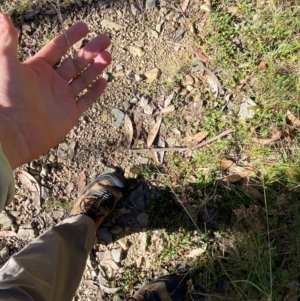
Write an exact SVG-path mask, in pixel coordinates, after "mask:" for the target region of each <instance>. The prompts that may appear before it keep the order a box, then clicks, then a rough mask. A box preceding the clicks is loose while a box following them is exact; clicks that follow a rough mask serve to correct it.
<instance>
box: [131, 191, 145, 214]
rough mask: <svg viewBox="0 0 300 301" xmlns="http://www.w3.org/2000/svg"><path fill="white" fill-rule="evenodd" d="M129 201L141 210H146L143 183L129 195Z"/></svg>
mask: <svg viewBox="0 0 300 301" xmlns="http://www.w3.org/2000/svg"><path fill="white" fill-rule="evenodd" d="M128 198H129V201H130V202H131V204H132V205H133V206H134V207H135V208H137V209H139V210H144V209H145V207H146V204H145V195H144V190H143V187H142V185H140V186H138V187H137V188H136V189H135V190H133V191H132V192H131V193H130V195H129V197H128Z"/></svg>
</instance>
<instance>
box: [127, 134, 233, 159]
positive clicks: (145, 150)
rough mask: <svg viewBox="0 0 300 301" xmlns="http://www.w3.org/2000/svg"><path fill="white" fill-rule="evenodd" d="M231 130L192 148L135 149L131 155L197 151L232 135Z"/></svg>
mask: <svg viewBox="0 0 300 301" xmlns="http://www.w3.org/2000/svg"><path fill="white" fill-rule="evenodd" d="M232 132H233V130H232V129H229V130H226V131H224V132H222V133H221V134H219V135H217V136H216V137H213V138H211V139H208V140H206V141H204V142H201V143H198V144H197V145H195V146H193V147H161V148H159V147H158V148H135V149H132V150H131V152H132V153H146V152H168V151H173V152H184V151H187V150H194V149H198V148H200V147H203V146H205V145H207V144H210V143H212V142H214V141H216V140H218V139H220V138H222V137H224V136H227V135H228V134H230V133H232Z"/></svg>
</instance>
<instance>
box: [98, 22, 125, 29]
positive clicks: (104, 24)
mask: <svg viewBox="0 0 300 301" xmlns="http://www.w3.org/2000/svg"><path fill="white" fill-rule="evenodd" d="M100 24H101V26H102V27H105V28H108V29H115V30H117V31H118V30H121V29H122V28H123V26H121V25H119V24H117V23H115V22H113V21H111V20H107V19H103V20H102V21H101V22H100Z"/></svg>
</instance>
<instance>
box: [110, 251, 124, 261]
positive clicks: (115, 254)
mask: <svg viewBox="0 0 300 301" xmlns="http://www.w3.org/2000/svg"><path fill="white" fill-rule="evenodd" d="M111 257H112V259H113V260H114V261H115V262H117V263H118V262H120V261H121V259H122V249H121V248H118V249H112V250H111Z"/></svg>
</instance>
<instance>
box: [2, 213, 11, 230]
mask: <svg viewBox="0 0 300 301" xmlns="http://www.w3.org/2000/svg"><path fill="white" fill-rule="evenodd" d="M12 224H13V222H12V220H11V219H10V218H9V216H8V215H7V214H6V213H5V212H2V213H0V225H2V229H4V230H5V229H9V228H10V227H11V226H12Z"/></svg>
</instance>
